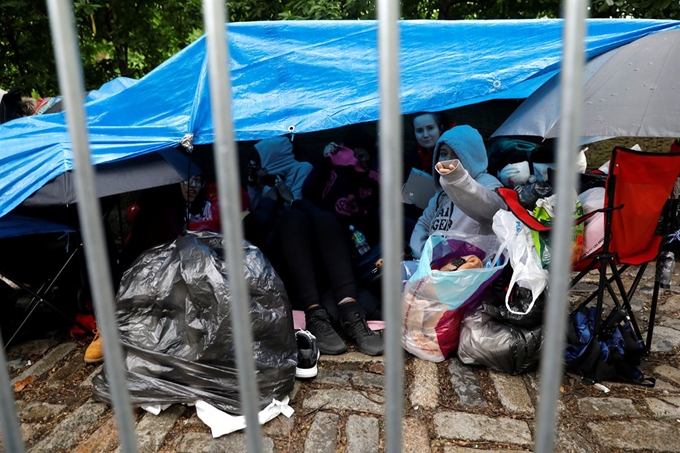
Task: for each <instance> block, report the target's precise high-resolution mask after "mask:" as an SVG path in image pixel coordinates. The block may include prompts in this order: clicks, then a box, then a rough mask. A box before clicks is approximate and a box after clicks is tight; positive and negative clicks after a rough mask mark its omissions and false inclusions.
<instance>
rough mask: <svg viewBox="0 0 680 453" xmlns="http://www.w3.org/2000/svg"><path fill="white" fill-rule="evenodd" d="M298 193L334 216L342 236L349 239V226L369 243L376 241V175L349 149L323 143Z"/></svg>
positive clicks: (378, 222)
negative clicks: (322, 149)
mask: <svg viewBox="0 0 680 453" xmlns="http://www.w3.org/2000/svg"><path fill="white" fill-rule="evenodd" d="M360 156H361V154H360ZM302 193H303V196H304V198H305V199H307V200H309V201H311V202H312V203H314V205H316V206H317V207H319V208H321V209H323V210H325V211H328V212H332V213H333V214H334V215H335V216H336V217H337V219H338V220H339V221H340V224H341V225H342V229H343V230H344V234H343V235H342V237H344V238H346V239H347V240H349V238H350V237H351V236H352V234H351V232H350V226H353V227H354V228H355V229H356V230H359V231H361V232H362V233H363V234H364V235H365V236H366V239H367V240H368V242H369V244H371V245H375V244H376V243H378V242H379V236H380V221H379V219H378V208H379V206H380V175H378V173H376V172H375V171H373V170H371V169H370V168H369V167H368V166H367V165H366V163H365V162H364V161H362V160H360V159H359V158H358V157H357V155H356V154H355V152H354V151H353V150H352V149H350V148H347V147H345V146H343V145H336V144H335V143H330V144H329V145H328V146H326V148H325V149H324V159H323V160H322V161H321V162H320V163H319V164H317V165H315V166H314V169H313V170H312V172H311V173H310V174H309V176H308V177H307V179H306V180H305V183H304V186H303V187H302Z"/></svg>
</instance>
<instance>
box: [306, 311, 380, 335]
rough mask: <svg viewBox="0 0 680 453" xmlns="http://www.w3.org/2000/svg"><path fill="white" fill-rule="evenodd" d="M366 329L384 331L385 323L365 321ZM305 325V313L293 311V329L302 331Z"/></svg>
mask: <svg viewBox="0 0 680 453" xmlns="http://www.w3.org/2000/svg"><path fill="white" fill-rule="evenodd" d="M367 323H368V327H369V328H370V329H371V330H384V329H385V321H367ZM305 326H306V323H305V312H304V311H302V310H293V328H295V329H296V330H297V329H304V328H305Z"/></svg>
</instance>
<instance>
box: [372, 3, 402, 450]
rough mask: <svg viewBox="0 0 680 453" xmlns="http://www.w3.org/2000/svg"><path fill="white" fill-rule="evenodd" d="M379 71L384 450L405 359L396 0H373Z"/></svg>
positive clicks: (396, 416)
mask: <svg viewBox="0 0 680 453" xmlns="http://www.w3.org/2000/svg"><path fill="white" fill-rule="evenodd" d="M377 7H378V51H379V55H378V57H379V64H380V67H379V75H380V122H379V124H380V181H381V188H380V205H381V210H382V212H381V219H380V224H381V225H380V231H381V242H382V247H383V248H382V252H383V259H384V260H385V261H384V265H383V269H384V273H383V277H382V300H383V313H384V316H385V321H386V324H387V325H386V330H385V355H386V357H385V381H386V388H387V392H386V398H385V399H386V401H385V419H386V420H385V425H386V445H385V446H386V451H387V452H392V453H397V452H401V445H402V439H401V423H402V410H403V409H402V400H403V388H402V387H403V374H404V360H403V354H404V353H403V350H402V346H401V344H402V342H401V322H402V311H401V269H400V261H401V255H402V250H403V247H404V246H403V236H404V224H403V220H402V219H403V206H402V201H401V185H402V172H401V167H402V147H403V140H402V117H401V103H400V102H399V22H398V20H399V2H398V1H397V0H378V4H377Z"/></svg>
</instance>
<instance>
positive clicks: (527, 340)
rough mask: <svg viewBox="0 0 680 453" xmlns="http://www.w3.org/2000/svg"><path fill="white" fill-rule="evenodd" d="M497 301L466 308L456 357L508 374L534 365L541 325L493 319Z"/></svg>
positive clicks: (538, 355)
mask: <svg viewBox="0 0 680 453" xmlns="http://www.w3.org/2000/svg"><path fill="white" fill-rule="evenodd" d="M497 307H498V301H497V300H495V301H494V300H493V297H492V298H491V299H487V300H486V301H485V302H484V303H483V304H482V305H481V306H479V307H478V308H476V309H474V310H470V311H468V312H467V313H466V314H465V316H464V317H463V322H462V324H461V328H460V343H459V344H458V358H459V359H460V361H461V362H463V363H464V364H466V365H485V366H488V367H489V368H493V369H495V370H498V371H502V372H504V373H508V374H520V373H523V372H525V371H529V370H531V369H533V368H535V367H536V365H537V364H538V360H539V359H540V356H541V347H542V346H543V326H541V325H538V326H536V327H534V328H524V327H519V326H516V325H512V324H509V323H505V322H503V321H499V320H498V319H496V318H495V317H494V316H493V315H492V314H491V313H497V312H498V308H497Z"/></svg>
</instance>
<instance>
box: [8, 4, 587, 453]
mask: <svg viewBox="0 0 680 453" xmlns="http://www.w3.org/2000/svg"><path fill="white" fill-rule="evenodd" d="M562 3H563V10H564V14H565V21H564V33H563V42H564V54H563V63H562V72H561V74H562V82H563V83H562V99H563V100H564V102H562V118H563V121H562V123H561V130H560V140H559V143H558V160H557V162H558V169H559V170H558V173H557V183H556V193H557V197H558V199H557V213H556V219H557V222H556V223H555V226H554V229H553V232H554V233H553V236H554V240H553V241H552V244H553V260H552V267H551V272H550V287H551V297H550V299H549V301H548V305H547V310H546V318H545V331H546V338H545V345H544V347H543V354H542V357H541V378H542V379H541V388H540V405H539V410H538V413H537V417H538V421H537V424H538V428H537V433H536V447H535V450H534V451H537V452H550V451H552V450H553V445H554V436H555V421H556V408H557V399H558V397H559V386H560V382H561V378H562V372H563V362H562V357H563V349H564V332H565V320H566V312H567V308H566V307H567V285H568V279H569V273H570V270H571V269H570V264H569V263H571V259H570V254H571V247H570V242H571V241H570V238H571V233H570V229H571V222H572V220H571V207H570V206H571V199H570V194H572V193H573V190H574V186H575V171H574V163H573V162H572V159H571V156H572V155H573V152H574V151H575V150H576V149H577V148H578V136H579V126H580V124H579V118H580V111H579V106H580V100H581V90H580V87H581V80H582V73H583V64H584V56H583V41H584V28H585V22H584V19H585V14H586V7H587V4H588V2H586V1H585V0H565V1H563V2H562ZM47 4H48V10H49V15H50V26H51V30H52V37H53V41H54V50H55V55H56V60H57V70H58V75H59V88H60V90H61V93H62V96H63V99H64V105H65V107H66V119H67V122H68V129H69V134H70V136H71V142H72V149H73V153H74V162H75V170H74V174H75V178H76V191H77V194H78V215H79V219H80V225H81V228H82V231H83V237H84V244H85V254H86V255H85V256H86V259H87V270H88V273H89V275H90V285H91V290H92V295H93V300H94V305H95V310H96V313H97V319H98V321H99V328H100V331H101V336H102V341H103V344H104V354H105V356H106V361H105V367H106V373H107V378H108V380H109V383H110V386H111V395H112V401H113V410H114V414H115V418H116V423H117V427H118V433H119V439H120V446H121V451H122V452H123V453H132V452H136V451H138V449H137V439H136V437H135V431H134V425H133V417H132V408H131V406H130V403H129V402H130V397H129V392H128V390H127V388H126V386H125V371H124V367H123V353H122V349H121V347H120V343H119V337H118V330H117V326H116V321H115V314H114V310H113V307H114V304H113V297H114V294H113V283H112V281H111V276H110V275H111V274H110V273H109V269H108V261H107V257H106V254H107V252H106V246H105V242H104V234H103V231H104V230H103V225H102V217H101V213H100V208H99V203H98V201H97V199H96V195H95V193H94V191H91V190H88V189H89V188H90V187H94V169H93V167H92V165H91V163H90V151H89V144H88V140H87V128H86V119H85V110H84V107H83V102H84V98H83V93H84V83H83V75H82V67H81V62H80V58H79V53H78V47H77V35H76V30H75V22H74V15H73V4H72V1H71V0H47ZM377 6H378V8H377V10H378V20H379V22H378V47H379V55H380V57H379V71H380V100H381V105H380V137H381V140H380V162H382V163H383V165H382V168H381V183H382V190H381V206H382V210H383V212H382V219H381V233H382V241H383V250H384V256H383V258H384V274H383V279H382V281H383V283H382V285H383V287H382V290H383V301H384V303H383V313H384V314H385V321H386V324H387V329H386V331H385V355H386V357H385V376H386V398H385V399H386V408H385V418H386V438H387V439H386V450H387V451H388V452H390V453H393V452H400V451H401V447H402V438H401V423H402V395H403V369H404V368H403V350H402V347H401V308H400V306H399V303H398V301H400V300H401V292H400V288H401V284H400V282H401V271H400V268H399V261H400V258H401V254H400V250H401V247H402V246H401V244H402V234H403V231H402V222H401V221H400V220H399V219H401V217H402V205H401V197H400V187H401V184H402V181H401V162H400V161H399V160H398V159H393V158H391V157H392V156H395V155H397V156H401V155H402V153H401V149H402V120H401V116H400V111H401V108H400V104H399V61H398V56H399V29H398V18H399V4H398V2H397V1H396V0H377ZM203 13H204V14H203V17H204V24H205V30H206V33H207V48H208V60H209V71H210V72H209V74H210V91H211V100H212V109H213V111H212V114H213V124H214V125H215V147H214V149H215V164H216V168H217V176H218V178H217V179H218V188H219V196H220V199H221V200H223V202H222V203H221V205H220V215H221V218H222V219H223V220H224V221H223V224H222V230H223V233H224V237H225V241H226V243H227V247H226V256H225V259H226V261H228V262H230V263H241V262H243V249H242V244H243V232H242V227H241V222H240V218H241V217H240V212H239V211H240V200H239V196H238V194H239V193H240V191H239V180H238V172H237V168H238V156H237V148H236V146H235V142H234V130H233V122H232V115H231V83H230V80H231V79H230V74H229V65H228V61H229V53H228V46H227V36H226V32H225V26H224V23H225V22H226V20H225V19H226V12H225V7H224V0H203ZM230 272H232V275H231V278H230V282H231V285H232V291H233V304H234V305H233V316H232V326H233V330H234V337H235V338H238V339H239V341H236V342H235V346H236V359H237V365H238V370H239V387H240V390H241V406H242V410H243V413H244V414H245V417H246V423H247V429H246V435H247V444H248V451H249V452H260V451H262V441H261V433H260V426H259V424H258V423H257V413H258V397H257V395H258V391H257V381H256V379H255V365H254V362H253V360H252V356H253V354H252V344H253V340H252V332H251V330H250V328H249V326H250V322H249V317H248V300H249V297H248V290H247V288H246V283H245V279H244V277H243V269H242V267H241V266H230ZM0 425H1V426H2V434H3V443H4V447H5V451H7V452H12V453H23V452H24V451H25V449H24V443H23V439H22V436H21V430H20V427H19V421H18V418H17V414H16V412H15V407H14V400H13V397H12V388H11V385H10V380H9V373H8V369H7V360H6V357H5V352H4V349H2V348H0Z"/></svg>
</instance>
